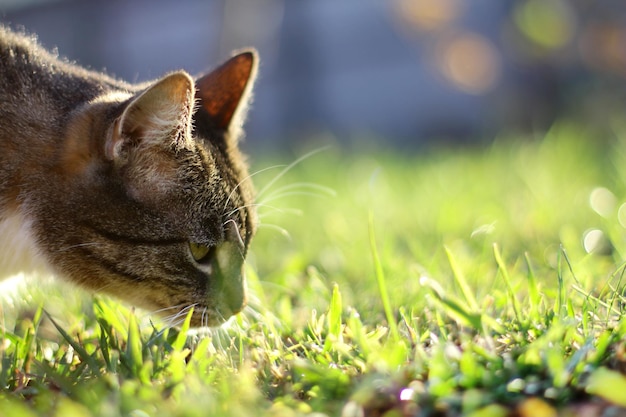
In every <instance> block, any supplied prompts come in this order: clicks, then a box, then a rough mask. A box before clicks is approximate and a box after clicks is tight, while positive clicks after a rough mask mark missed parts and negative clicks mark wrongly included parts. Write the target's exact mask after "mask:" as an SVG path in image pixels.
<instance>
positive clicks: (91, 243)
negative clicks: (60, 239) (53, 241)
mask: <svg viewBox="0 0 626 417" xmlns="http://www.w3.org/2000/svg"><path fill="white" fill-rule="evenodd" d="M101 244H102V243H99V242H89V243H79V244H77V245H70V246H66V247H64V248H61V249H59V250H58V251H59V252H65V251H68V250H70V249H74V248H82V247H85V246H99V245H101Z"/></svg>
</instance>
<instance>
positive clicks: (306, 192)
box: [262, 191, 326, 204]
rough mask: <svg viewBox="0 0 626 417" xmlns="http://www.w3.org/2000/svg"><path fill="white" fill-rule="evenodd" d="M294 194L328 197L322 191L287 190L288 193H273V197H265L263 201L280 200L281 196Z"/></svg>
mask: <svg viewBox="0 0 626 417" xmlns="http://www.w3.org/2000/svg"><path fill="white" fill-rule="evenodd" d="M293 195H306V196H309V197H326V195H325V194H320V193H313V192H309V191H290V192H286V193H281V194H272V197H271V198H270V197H267V198H265V199H264V200H263V201H262V203H263V204H265V203H269V202H270V201H274V200H279V199H281V198H284V197H289V196H293Z"/></svg>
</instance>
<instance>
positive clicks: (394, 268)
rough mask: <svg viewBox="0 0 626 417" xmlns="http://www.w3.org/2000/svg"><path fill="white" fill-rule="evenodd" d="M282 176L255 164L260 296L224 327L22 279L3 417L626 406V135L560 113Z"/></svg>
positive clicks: (339, 155)
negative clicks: (456, 140) (542, 122)
mask: <svg viewBox="0 0 626 417" xmlns="http://www.w3.org/2000/svg"><path fill="white" fill-rule="evenodd" d="M277 159H280V158H277ZM255 162H256V164H257V165H256V168H258V169H262V168H264V167H267V166H272V165H274V164H275V162H276V161H275V160H270V158H267V159H264V160H261V161H258V160H257V161H255ZM279 163H281V162H280V161H279ZM280 170H281V169H280V168H276V169H269V170H267V171H264V172H262V173H260V174H259V175H257V176H256V177H255V178H256V182H257V184H259V186H258V188H259V189H263V188H264V187H263V184H270V183H271V187H270V188H268V189H267V191H264V192H263V193H262V195H261V196H260V200H262V201H263V200H264V201H265V203H264V204H265V205H264V206H263V207H262V208H261V209H260V212H261V215H262V222H263V226H262V227H261V228H260V230H259V233H258V236H257V237H256V239H255V241H254V243H253V247H252V250H251V255H250V259H249V262H248V276H249V281H250V282H249V285H250V287H251V290H252V292H253V294H254V298H253V300H252V302H251V307H250V308H249V309H248V310H247V311H246V312H245V314H243V315H240V316H238V317H236V318H235V319H234V320H233V321H231V322H230V323H229V324H228V325H227V326H225V327H223V328H220V329H214V330H212V331H200V332H197V331H187V330H188V329H187V326H186V325H183V327H182V328H181V329H172V328H166V327H164V326H163V325H162V324H160V323H159V322H158V321H156V320H155V321H154V322H153V321H151V319H150V317H149V316H148V315H147V314H146V313H145V312H141V311H134V310H133V309H129V308H127V307H125V306H122V305H120V304H119V303H118V302H116V301H115V300H112V299H109V298H106V297H102V296H96V297H91V296H89V295H87V294H84V293H82V292H80V291H72V290H70V289H68V287H66V286H64V285H62V284H59V283H50V282H46V281H45V280H43V281H42V280H36V279H33V280H28V281H27V282H28V283H27V284H24V285H22V286H21V288H19V289H17V290H15V291H11V292H7V291H5V294H4V295H3V297H2V299H1V301H0V308H1V310H0V360H1V362H0V387H1V388H0V389H1V391H0V416H38V415H44V416H64V417H66V416H67V417H72V416H90V415H91V416H133V417H139V416H142V417H143V416H170V415H171V416H207V415H211V416H273V417H274V416H299V415H314V416H317V417H319V416H323V415H328V416H342V417H352V416H354V417H358V416H383V415H384V416H387V417H396V416H413V415H419V416H447V415H452V416H455V415H469V416H478V417H480V416H506V415H519V416H535V415H536V416H549V415H556V414H557V413H561V414H564V415H582V414H580V413H582V412H583V410H585V412H591V413H592V414H586V415H600V414H601V412H618V411H620V410H622V408H626V396H624V395H623V394H622V393H623V392H625V391H626V376H625V375H624V373H623V372H624V371H625V370H626V321H624V320H622V311H623V306H624V303H625V302H626V300H625V298H624V287H625V285H626V278H625V277H624V274H625V271H626V265H625V264H624V259H626V256H625V255H626V205H625V204H623V203H625V202H626V140H624V138H621V140H620V138H619V137H618V138H615V139H606V140H604V141H598V139H597V138H594V137H593V136H591V135H588V134H586V133H585V131H584V130H583V129H580V128H579V127H577V126H572V125H568V124H565V123H563V124H561V125H559V126H556V127H555V128H554V129H552V131H550V132H549V133H548V134H547V135H546V137H544V138H540V139H536V138H535V139H528V138H518V139H514V138H513V139H511V138H509V139H508V140H497V141H495V143H494V144H493V145H490V146H489V147H486V148H480V149H471V148H470V149H452V148H451V149H440V150H430V151H428V152H423V153H420V154H414V155H413V154H410V155H409V154H398V153H394V151H392V150H388V151H381V150H377V151H376V152H373V151H372V152H367V151H362V152H359V153H356V154H352V153H348V152H346V151H341V150H340V149H339V148H338V147H335V148H330V149H328V150H325V151H323V152H321V153H318V154H316V155H313V156H311V157H310V158H308V159H306V160H304V161H302V162H300V163H298V164H296V165H295V166H294V167H293V168H292V169H290V170H289V171H288V172H286V173H285V174H284V175H282V176H280V177H279V178H278V179H277V180H274V178H276V174H278V173H279V172H280ZM5 289H6V288H5ZM590 410H591V411H590ZM607 410H608V411H607ZM622 411H623V410H622Z"/></svg>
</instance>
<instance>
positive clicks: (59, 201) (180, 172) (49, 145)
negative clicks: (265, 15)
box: [0, 25, 258, 327]
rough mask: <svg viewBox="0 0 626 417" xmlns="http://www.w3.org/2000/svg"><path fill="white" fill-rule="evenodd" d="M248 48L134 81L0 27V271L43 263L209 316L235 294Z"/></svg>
mask: <svg viewBox="0 0 626 417" xmlns="http://www.w3.org/2000/svg"><path fill="white" fill-rule="evenodd" d="M257 67H258V54H257V52H256V51H255V50H252V49H251V50H244V51H241V52H239V53H238V54H236V55H234V56H233V57H232V58H231V59H230V60H228V61H226V62H225V63H224V64H222V65H221V66H219V67H217V68H216V69H215V70H213V71H212V72H209V73H208V74H206V75H203V76H201V77H199V78H196V79H194V78H192V77H191V76H190V75H189V74H188V73H186V72H184V71H177V72H172V73H170V74H167V75H165V76H164V77H163V78H161V79H159V80H156V81H153V82H149V83H145V84H140V85H131V84H128V83H125V82H122V81H119V80H116V79H114V78H111V77H109V76H107V75H105V74H101V73H98V72H95V71H91V70H87V69H84V68H82V67H80V66H78V65H76V64H73V63H71V62H69V61H67V60H66V59H63V58H59V57H57V56H56V55H55V54H53V53H50V52H48V51H46V50H45V49H44V48H43V47H41V46H40V45H39V44H38V43H37V40H36V39H35V38H34V37H31V36H27V35H25V34H23V33H17V32H15V31H12V30H10V29H9V28H7V27H4V26H2V25H0V279H2V278H5V277H7V276H12V275H15V274H17V273H20V272H23V273H32V272H36V273H42V272H43V273H51V274H52V275H54V276H56V277H59V278H61V279H63V280H67V281H69V282H71V283H74V284H77V285H78V286H80V287H82V288H86V289H88V290H90V291H93V292H98V293H100V292H101V293H106V294H110V295H113V296H115V297H118V298H120V299H122V300H124V301H127V302H129V303H131V304H133V305H136V306H138V307H141V308H144V309H147V310H149V311H152V312H157V313H159V314H161V315H162V316H166V317H170V318H176V319H180V320H181V321H182V318H184V316H185V314H186V312H187V311H189V310H190V309H191V308H192V307H193V308H194V312H193V315H192V317H191V324H192V326H194V327H200V326H217V325H220V324H221V323H223V322H224V321H225V320H227V319H228V318H229V317H230V316H232V315H234V314H237V313H238V312H240V311H241V310H242V309H243V308H244V306H245V305H246V284H245V275H244V270H243V268H244V260H245V256H246V252H247V249H248V246H249V244H250V239H251V238H252V236H253V234H254V232H255V228H256V222H257V220H256V219H257V218H256V213H255V209H254V203H253V201H254V190H253V186H252V184H251V181H250V178H249V175H248V170H247V165H246V162H245V158H244V156H243V155H242V154H241V152H240V150H239V146H238V142H239V140H240V137H241V135H242V123H243V120H244V117H245V114H246V113H247V108H248V105H249V103H250V100H251V94H252V86H253V83H254V81H255V78H256V73H257Z"/></svg>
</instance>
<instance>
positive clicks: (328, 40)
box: [0, 0, 626, 149]
mask: <svg viewBox="0 0 626 417" xmlns="http://www.w3.org/2000/svg"><path fill="white" fill-rule="evenodd" d="M623 4H624V3H623V0H613V1H611V0H603V1H602V2H596V1H583V0H579V1H575V0H572V1H566V0H550V1H546V0H525V1H521V0H519V1H513V0H509V1H505V0H386V1H385V0H341V1H337V0H314V1H313V0H310V1H305V0H292V1H290V0H248V1H244V0H219V1H218V0H90V1H87V0H85V1H78V0H0V20H1V21H2V22H3V23H4V24H8V25H9V26H11V27H13V28H24V29H25V30H26V31H27V32H29V33H36V34H37V35H38V36H39V39H40V41H41V43H43V44H44V45H45V46H46V47H48V48H54V47H56V48H58V51H59V53H60V54H61V55H63V56H66V57H68V58H69V59H71V60H74V61H76V62H78V63H80V64H81V65H84V66H87V67H90V68H93V69H97V70H105V71H106V72H108V73H110V74H111V75H114V76H116V77H119V78H122V79H125V80H128V81H144V80H148V79H152V78H157V77H159V76H161V75H162V74H163V73H165V72H167V71H170V70H174V69H179V68H183V69H186V70H188V71H189V72H191V73H192V74H198V73H200V72H202V71H205V70H207V69H208V68H210V67H212V66H214V65H217V64H218V63H219V62H220V61H222V60H224V59H225V58H227V57H228V56H229V55H230V53H231V51H232V50H233V49H237V48H241V47H246V46H254V47H256V48H257V49H258V50H259V51H260V54H261V59H262V64H261V68H260V78H259V80H258V84H257V90H256V95H255V101H254V105H253V107H252V113H251V115H250V117H249V119H248V124H247V131H248V139H247V143H248V144H249V145H248V146H252V147H257V146H258V147H260V148H264V149H273V148H275V147H278V146H281V147H284V146H287V147H294V146H297V145H298V144H301V143H304V142H307V141H308V140H310V139H315V138H330V140H335V141H341V142H344V143H352V144H358V143H360V142H372V141H379V142H381V143H384V144H393V145H396V146H401V147H406V146H408V147H415V146H416V145H420V144H424V143H437V142H438V141H443V142H445V143H449V142H453V143H456V142H484V141H488V140H490V139H492V138H494V137H496V136H498V135H500V134H501V133H502V132H507V134H510V133H515V132H520V133H529V132H530V133H533V134H537V133H541V132H543V131H545V130H546V129H548V128H549V127H550V125H551V124H552V123H553V122H554V121H555V120H558V119H560V118H570V119H574V120H576V121H577V122H580V123H581V124H583V125H585V126H589V127H591V128H597V129H598V131H599V132H603V133H602V134H609V133H610V132H611V130H612V128H613V127H614V126H615V125H616V124H619V123H621V119H622V118H623V113H624V103H625V94H624V90H625V83H624V78H625V77H626V7H625V6H624V5H623ZM316 140H319V139H316Z"/></svg>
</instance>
